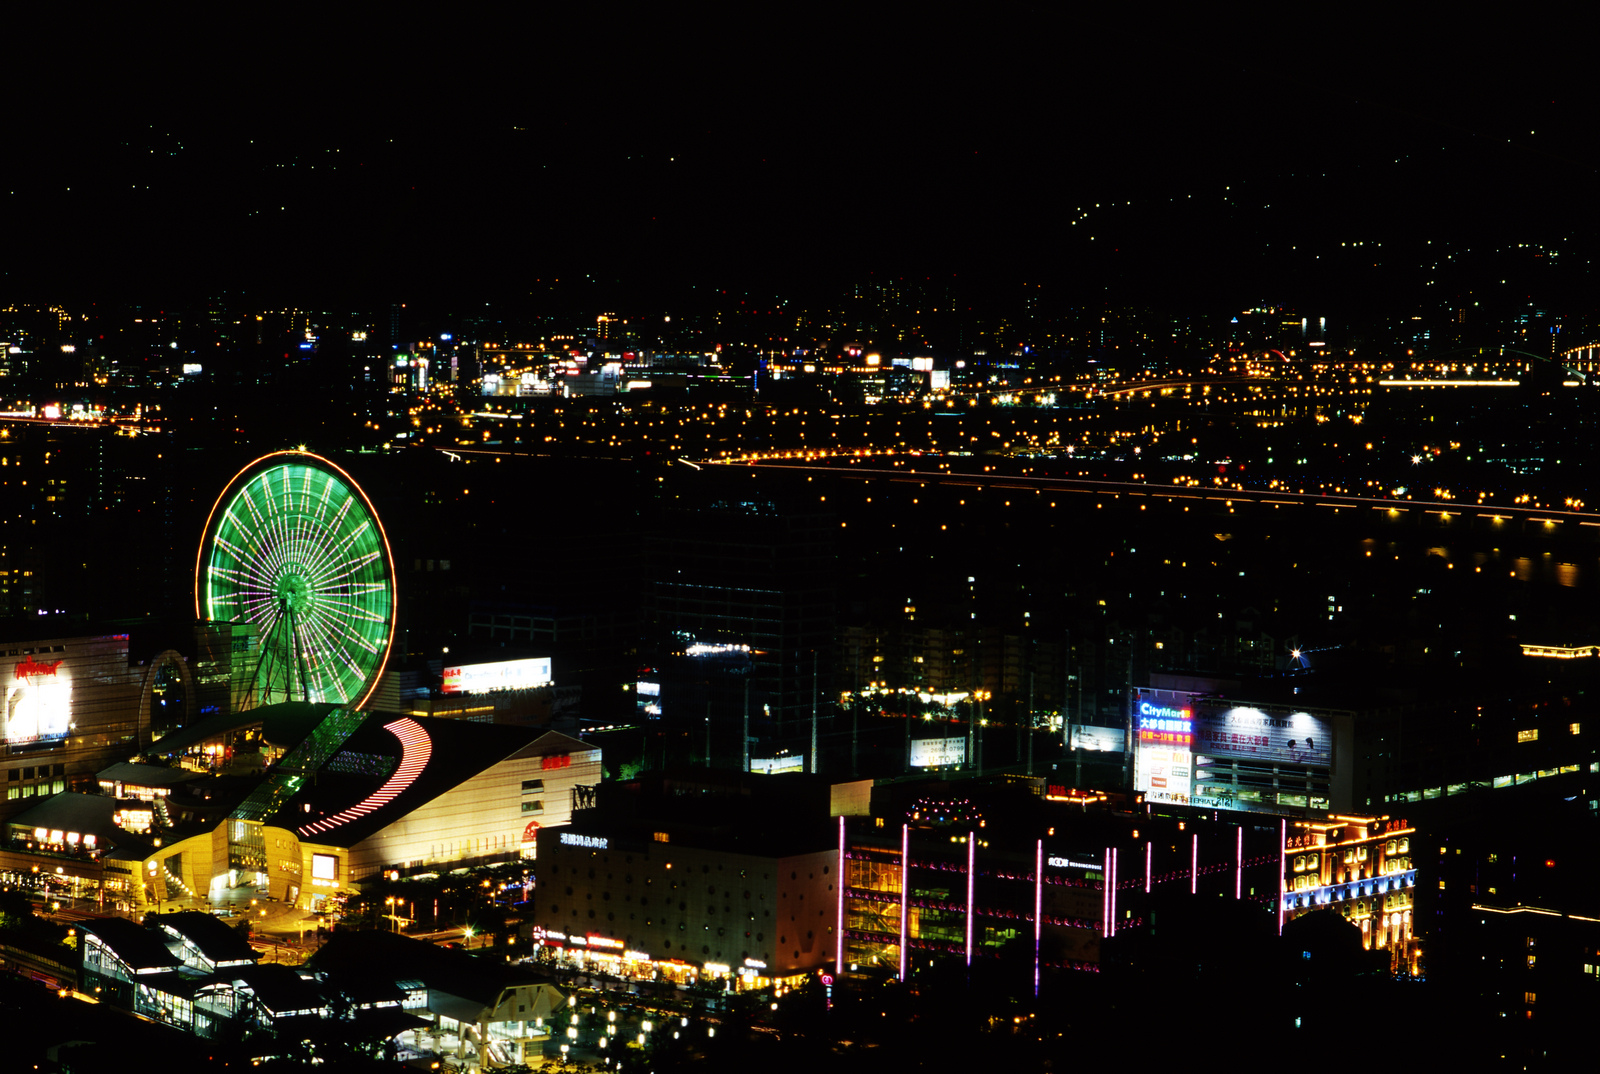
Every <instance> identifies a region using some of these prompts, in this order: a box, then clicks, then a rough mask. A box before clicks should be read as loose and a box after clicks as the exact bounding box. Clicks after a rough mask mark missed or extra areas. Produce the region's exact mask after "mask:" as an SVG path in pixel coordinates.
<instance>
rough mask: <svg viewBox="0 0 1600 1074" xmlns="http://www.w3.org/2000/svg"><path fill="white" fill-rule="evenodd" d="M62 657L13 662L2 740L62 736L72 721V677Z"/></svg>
mask: <svg viewBox="0 0 1600 1074" xmlns="http://www.w3.org/2000/svg"><path fill="white" fill-rule="evenodd" d="M65 663H66V660H65V659H59V658H58V659H54V660H49V659H47V660H40V659H37V658H36V657H34V656H31V655H30V656H25V657H23V658H22V659H21V660H18V661H15V663H14V666H13V668H12V669H11V671H12V673H11V675H10V677H9V678H8V679H7V681H6V690H5V698H6V701H5V741H6V742H8V743H10V744H12V745H18V744H21V743H25V742H40V741H51V740H57V739H62V738H65V737H66V736H67V729H68V727H70V726H71V723H72V677H71V675H70V673H69V672H68V671H67V670H66V669H65V668H64V667H62V665H63V664H65Z"/></svg>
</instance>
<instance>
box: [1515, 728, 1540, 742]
mask: <svg viewBox="0 0 1600 1074" xmlns="http://www.w3.org/2000/svg"><path fill="white" fill-rule="evenodd" d="M1517 741H1518V742H1537V741H1539V729H1538V728H1537V727H1530V728H1528V729H1527V730H1526V731H1518V732H1517Z"/></svg>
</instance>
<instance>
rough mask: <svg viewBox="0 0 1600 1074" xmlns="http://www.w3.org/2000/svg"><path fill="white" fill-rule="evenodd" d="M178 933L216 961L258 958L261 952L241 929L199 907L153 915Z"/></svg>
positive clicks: (210, 960) (157, 923)
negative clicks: (202, 911)
mask: <svg viewBox="0 0 1600 1074" xmlns="http://www.w3.org/2000/svg"><path fill="white" fill-rule="evenodd" d="M149 920H150V921H151V922H153V923H154V924H155V925H157V926H159V927H160V928H162V929H165V930H166V931H168V932H169V933H171V934H173V935H174V936H179V937H182V938H183V939H185V940H188V941H189V943H191V944H193V945H194V947H195V949H196V950H198V951H199V952H200V954H201V955H202V956H203V957H204V958H205V959H206V961H208V962H211V963H212V964H218V963H223V962H239V961H244V960H248V961H250V962H254V961H255V960H256V959H258V958H260V957H261V955H260V952H258V951H257V950H256V949H255V948H254V947H251V946H250V941H248V940H246V939H245V938H244V936H242V935H241V934H240V933H239V931H238V930H237V929H235V928H233V927H232V926H231V925H227V924H225V923H223V922H222V921H219V920H218V919H216V918H215V917H212V916H211V915H210V914H203V913H200V912H199V911H197V910H183V911H180V912H178V913H175V914H160V915H158V916H155V917H152V918H150V919H149Z"/></svg>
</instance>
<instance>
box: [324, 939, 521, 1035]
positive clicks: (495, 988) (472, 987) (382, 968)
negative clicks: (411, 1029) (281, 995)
mask: <svg viewBox="0 0 1600 1074" xmlns="http://www.w3.org/2000/svg"><path fill="white" fill-rule="evenodd" d="M307 967H308V968H309V969H311V970H313V971H314V972H316V973H317V974H319V975H323V974H326V975H329V977H330V979H331V978H333V977H335V976H336V977H338V978H340V979H341V980H343V981H345V982H348V983H349V984H350V985H351V986H355V985H357V983H358V982H363V981H365V982H367V983H368V984H369V985H370V986H372V987H383V986H387V987H390V988H393V987H396V986H397V982H399V981H402V980H406V979H413V980H416V981H420V982H421V983H422V984H423V985H425V986H426V987H427V988H428V989H429V990H430V991H437V992H444V993H448V994H449V995H451V996H456V997H458V998H460V999H462V1000H465V1001H467V1002H469V1003H470V1004H473V1005H475V1006H476V1007H478V1008H480V1009H493V1008H494V1007H496V1006H498V1005H499V1001H500V996H501V995H502V993H504V992H505V991H506V990H507V989H510V988H518V987H532V986H538V985H544V986H546V987H547V988H548V987H550V986H551V978H549V977H548V976H546V975H545V974H542V973H538V972H535V971H533V970H531V969H529V968H527V967H525V966H522V965H517V964H514V963H505V962H500V961H497V960H495V959H492V958H480V957H478V956H476V955H473V954H470V953H468V952H466V951H460V950H452V949H449V948H444V947H439V946H438V945H436V944H432V943H428V942H426V941H424V940H415V939H412V938H411V937H409V936H401V935H397V934H396V933H392V932H384V931H382V930H381V929H371V930H364V931H360V932H336V933H334V934H333V936H331V937H330V938H329V939H328V942H327V943H325V944H323V945H322V947H321V948H320V949H319V950H318V951H317V952H316V954H314V955H312V956H311V958H310V959H309V960H308V962H307ZM530 1017H533V1015H532V1014H530Z"/></svg>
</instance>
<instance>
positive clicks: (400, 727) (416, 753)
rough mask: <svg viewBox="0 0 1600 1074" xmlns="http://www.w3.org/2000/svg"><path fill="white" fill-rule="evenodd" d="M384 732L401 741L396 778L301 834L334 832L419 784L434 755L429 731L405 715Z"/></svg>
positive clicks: (391, 777) (314, 822) (393, 776)
mask: <svg viewBox="0 0 1600 1074" xmlns="http://www.w3.org/2000/svg"><path fill="white" fill-rule="evenodd" d="M383 729H384V730H385V731H387V732H389V733H390V734H391V735H393V736H394V737H395V738H398V739H399V740H400V764H399V765H398V766H397V767H396V768H395V770H394V775H392V776H390V777H389V779H388V781H387V782H385V783H384V785H383V786H381V787H379V788H378V789H377V790H375V791H373V792H372V794H370V795H368V796H367V799H366V800H365V801H363V802H361V803H359V804H358V805H353V806H351V807H350V808H349V809H342V810H340V811H339V812H337V813H335V814H333V815H332V816H330V817H324V818H323V819H322V820H317V821H312V822H311V823H310V824H304V825H301V827H300V829H299V831H300V834H301V835H316V834H318V833H321V832H326V831H331V830H332V829H334V828H337V827H338V826H339V825H341V824H348V823H349V822H350V821H353V820H356V819H357V818H359V817H364V816H366V815H367V814H368V813H371V812H372V811H373V810H375V809H380V808H382V807H383V806H386V805H388V804H389V803H390V802H392V801H394V799H395V798H397V797H398V796H399V795H400V794H401V793H402V792H403V791H404V790H405V789H406V788H407V787H409V786H411V784H412V783H414V782H416V779H417V777H418V776H420V775H421V774H422V770H423V769H424V768H426V767H428V758H430V757H432V756H433V741H432V740H431V739H430V738H429V737H428V732H426V731H424V730H423V729H422V725H421V724H419V723H417V721H415V720H413V719H410V718H408V717H404V716H402V717H401V718H400V719H398V720H396V721H395V722H394V723H387V724H384V725H383Z"/></svg>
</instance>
